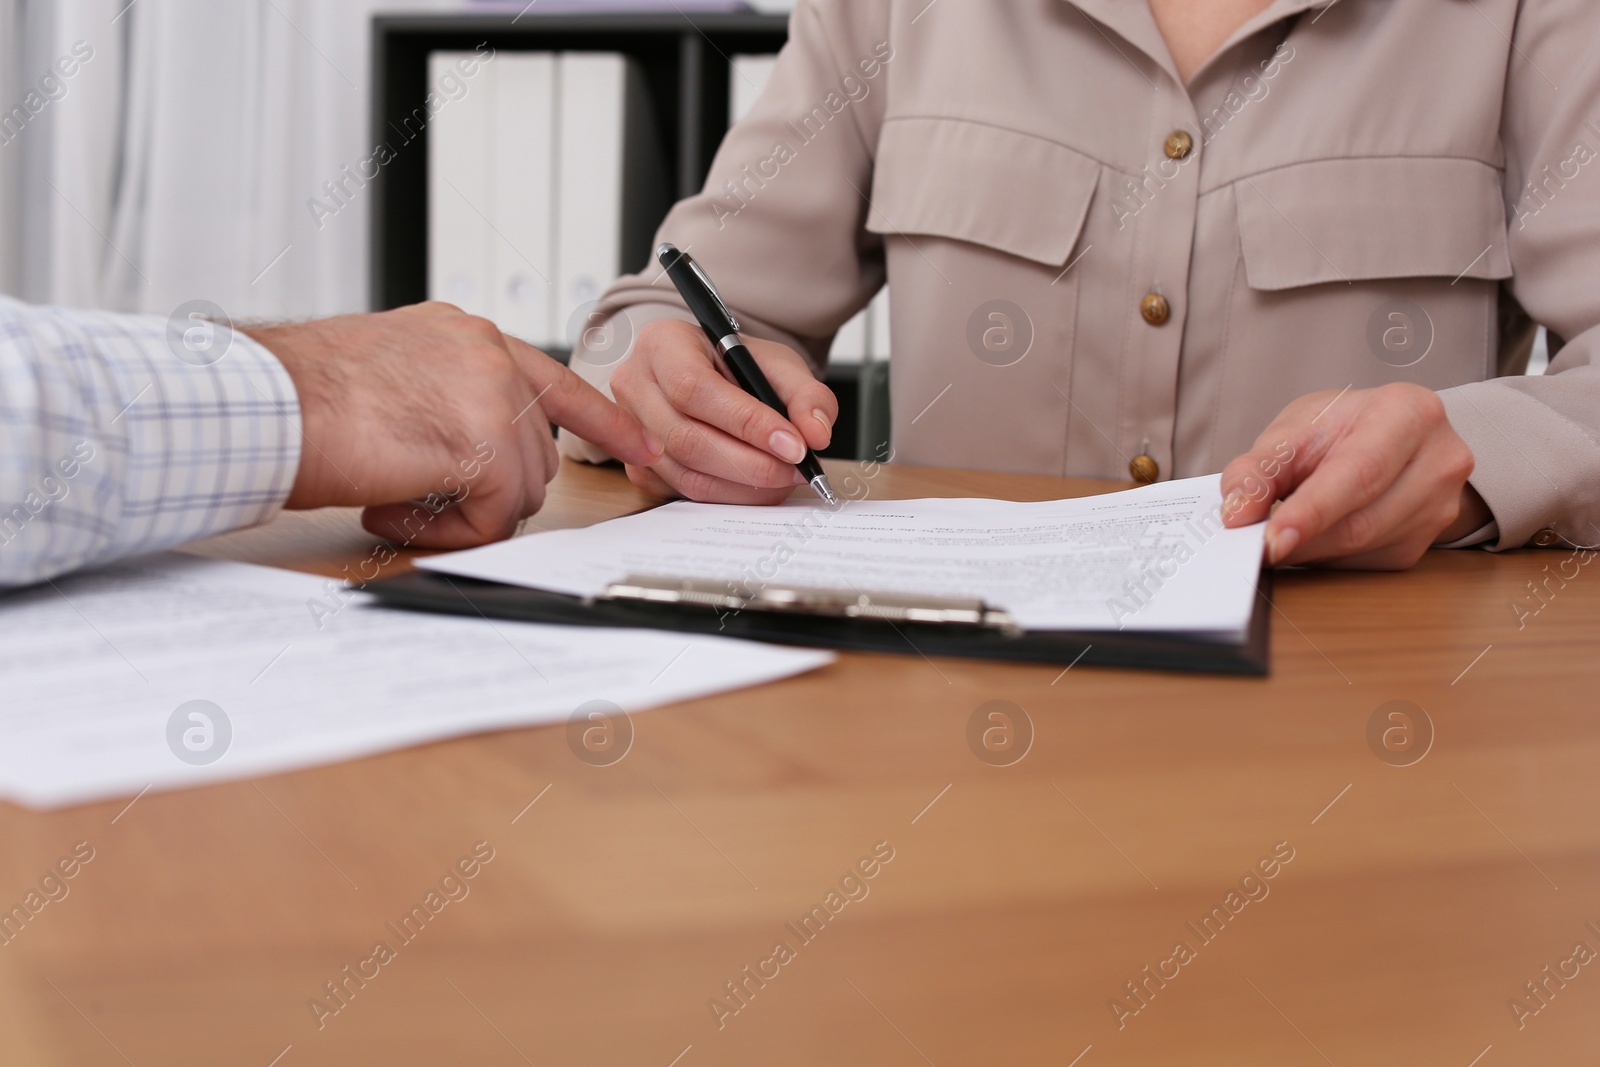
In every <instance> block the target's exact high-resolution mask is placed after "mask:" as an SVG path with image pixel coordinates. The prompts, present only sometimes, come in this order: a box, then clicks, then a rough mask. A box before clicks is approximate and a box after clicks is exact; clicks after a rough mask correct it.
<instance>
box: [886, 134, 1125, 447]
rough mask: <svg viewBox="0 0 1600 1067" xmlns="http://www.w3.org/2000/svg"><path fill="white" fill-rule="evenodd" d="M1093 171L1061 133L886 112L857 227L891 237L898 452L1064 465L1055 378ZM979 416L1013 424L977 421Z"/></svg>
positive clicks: (1061, 373) (1061, 375) (1065, 340)
mask: <svg viewBox="0 0 1600 1067" xmlns="http://www.w3.org/2000/svg"><path fill="white" fill-rule="evenodd" d="M1100 170H1101V168H1100V164H1099V163H1098V162H1096V161H1095V160H1093V159H1091V158H1089V157H1088V156H1085V155H1083V154H1081V153H1079V152H1076V151H1074V150H1072V149H1070V148H1067V147H1066V146H1064V145H1061V144H1059V143H1057V142H1055V141H1051V140H1048V139H1045V138H1042V137H1036V136H1033V135H1031V134H1027V133H1023V132H1020V131H1017V130H1012V129H1006V128H1002V127H999V126H994V125H989V124H987V123H981V122H973V121H968V120H965V119H956V118H946V117H909V118H894V119H890V120H888V121H886V122H885V123H884V125H883V128H882V130H881V131H880V134H879V139H878V144H877V151H876V158H875V165H874V169H873V181H872V190H871V206H870V207H869V208H868V209H867V212H866V228H867V229H868V230H870V231H872V232H874V233H877V234H881V235H883V237H884V241H885V249H886V257H887V261H888V269H889V282H890V288H891V292H892V300H891V302H890V317H891V319H892V347H893V351H894V356H893V358H892V359H891V360H890V363H889V367H890V381H891V386H890V405H891V408H892V411H893V420H894V438H895V447H896V449H897V451H898V453H899V455H900V456H901V457H902V458H904V459H907V460H908V461H910V462H914V463H935V464H937V463H944V464H949V465H958V466H966V467H983V468H1010V469H1021V470H1043V471H1058V470H1061V469H1062V466H1063V463H1064V455H1065V442H1066V435H1065V431H1064V427H1065V424H1066V416H1065V414H1064V412H1065V409H1066V406H1067V405H1066V401H1065V400H1064V399H1062V398H1063V397H1064V396H1065V394H1064V393H1060V392H1058V389H1059V388H1060V387H1061V385H1062V384H1063V383H1065V382H1067V381H1068V380H1069V373H1068V367H1069V364H1070V360H1071V352H1072V340H1073V331H1074V328H1075V323H1076V317H1077V313H1078V297H1077V289H1078V276H1079V274H1080V273H1081V272H1080V271H1079V270H1076V269H1075V270H1070V271H1069V270H1067V269H1066V268H1067V267H1068V265H1069V264H1070V263H1071V262H1072V260H1073V257H1074V256H1075V255H1078V254H1080V253H1079V252H1077V251H1076V250H1077V246H1078V244H1079V240H1080V236H1081V234H1082V231H1083V229H1084V223H1085V220H1086V218H1087V216H1088V212H1089V207H1090V204H1091V202H1092V201H1093V199H1094V194H1095V189H1096V187H1097V185H1098V184H1099V181H1100ZM935 402H937V403H936V406H934V405H935ZM983 426H997V427H1006V428H1007V429H1006V431H1005V432H1004V433H995V434H979V433H976V432H974V428H975V427H983Z"/></svg>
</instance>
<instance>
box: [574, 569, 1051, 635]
mask: <svg viewBox="0 0 1600 1067" xmlns="http://www.w3.org/2000/svg"><path fill="white" fill-rule="evenodd" d="M600 599H602V600H611V601H637V602H642V603H651V604H687V605H692V606H696V607H704V608H711V609H714V610H717V611H730V612H738V611H767V612H774V613H780V614H789V615H815V616H819V617H822V618H836V619H875V620H878V621H881V622H889V623H897V622H918V623H932V624H934V625H942V626H975V627H981V628H983V629H988V630H998V631H1000V632H1001V633H1005V634H1008V635H1012V636H1015V635H1017V634H1020V633H1022V628H1021V627H1019V626H1018V625H1017V624H1016V623H1015V622H1014V621H1012V618H1011V616H1010V615H1009V614H1008V613H1006V612H1005V611H1002V610H999V609H997V608H991V607H989V605H988V604H987V603H985V602H984V601H982V600H978V599H972V598H966V597H934V596H918V595H915V594H910V593H862V592H857V591H856V590H854V589H816V588H808V587H804V586H785V587H776V586H766V587H763V588H761V589H759V590H756V591H755V592H753V593H751V594H750V595H749V596H744V595H741V594H739V593H737V592H734V589H733V583H732V582H728V581H719V580H715V579H703V578H658V577H654V576H651V575H640V574H630V575H629V576H628V577H626V578H624V579H623V580H622V581H620V582H612V583H611V584H610V585H608V586H607V587H606V591H605V595H604V596H602V597H601V598H600Z"/></svg>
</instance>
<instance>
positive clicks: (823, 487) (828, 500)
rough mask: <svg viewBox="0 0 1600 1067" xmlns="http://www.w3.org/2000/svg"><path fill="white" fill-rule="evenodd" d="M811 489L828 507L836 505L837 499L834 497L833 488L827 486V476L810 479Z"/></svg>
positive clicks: (820, 475) (822, 475) (821, 475)
mask: <svg viewBox="0 0 1600 1067" xmlns="http://www.w3.org/2000/svg"><path fill="white" fill-rule="evenodd" d="M811 488H813V489H815V490H816V491H817V495H818V496H820V497H821V498H822V501H823V503H825V504H827V505H828V506H829V507H836V506H837V505H838V503H839V498H838V497H837V496H834V494H833V486H831V485H829V484H828V476H827V475H826V474H819V475H817V476H816V477H815V478H813V479H811Z"/></svg>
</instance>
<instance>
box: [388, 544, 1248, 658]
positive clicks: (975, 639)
mask: <svg viewBox="0 0 1600 1067" xmlns="http://www.w3.org/2000/svg"><path fill="white" fill-rule="evenodd" d="M363 589H364V590H365V591H366V592H369V593H372V594H374V595H376V596H377V598H378V600H379V602H380V603H381V604H384V605H386V606H390V607H397V608H409V609H416V610H423V611H443V612H451V613H455V614H459V615H474V616H482V617H484V618H491V619H513V620H519V621H523V622H542V623H553V624H558V625H562V626H610V627H634V628H640V627H642V628H646V629H659V630H675V631H679V632H683V633H695V634H711V635H716V636H721V637H737V638H743V639H745V640H749V641H766V642H771V643H774V644H782V645H802V646H805V647H808V648H830V649H839V650H845V651H852V652H885V653H891V654H900V655H922V656H928V657H932V656H952V657H957V658H962V659H990V660H1007V661H1015V662H1021V663H1048V664H1060V665H1061V666H1063V667H1065V666H1069V665H1086V666H1096V667H1133V668H1139V669H1144V670H1161V671H1188V672H1198V673H1207V674H1232V675H1245V676H1253V677H1265V676H1266V675H1267V674H1268V673H1270V656H1269V638H1270V634H1271V613H1272V601H1271V593H1272V572H1271V571H1270V570H1265V569H1263V570H1262V571H1261V572H1260V575H1259V577H1258V579H1257V585H1256V592H1257V597H1256V602H1255V610H1254V611H1253V612H1251V615H1250V623H1249V626H1248V627H1247V628H1246V632H1245V638H1244V640H1243V641H1240V642H1234V641H1219V640H1215V639H1213V638H1211V637H1208V636H1205V635H1196V634H1184V633H1164V632H1150V631H1133V630H1122V631H1116V630H1109V631H1093V632H1090V631H1073V630H1033V631H1028V630H1023V629H1022V628H1021V627H1018V626H1017V625H1016V624H1015V623H1014V622H1013V621H1012V620H1011V618H1010V616H1008V615H1007V614H1006V613H1005V612H1004V611H999V610H997V609H995V608H992V607H990V606H989V605H986V604H984V603H983V602H982V601H980V600H963V599H954V598H944V597H924V596H905V595H898V594H889V593H863V592H859V591H856V590H831V589H810V588H797V587H786V588H785V587H773V586H765V587H763V588H762V589H761V590H759V591H758V592H756V593H754V594H751V595H749V596H741V595H738V594H737V593H735V592H734V591H733V590H732V587H731V583H728V582H707V581H696V580H692V579H676V578H659V577H652V576H648V575H633V576H630V577H628V578H626V579H624V580H623V581H620V582H615V583H612V584H611V586H610V587H609V588H608V589H607V591H606V594H605V595H604V596H599V597H591V598H584V597H577V596H568V595H566V594H562V593H552V592H547V591H545V590H540V589H530V588H527V587H524V586H518V585H507V584H503V583H500V582H486V581H480V580H478V579H475V578H461V577H455V576H452V575H448V574H444V573H441V572H435V571H422V570H417V571H412V572H410V573H407V574H401V575H396V576H395V577H392V578H384V579H381V580H379V581H375V582H370V583H368V584H367V585H365V586H363Z"/></svg>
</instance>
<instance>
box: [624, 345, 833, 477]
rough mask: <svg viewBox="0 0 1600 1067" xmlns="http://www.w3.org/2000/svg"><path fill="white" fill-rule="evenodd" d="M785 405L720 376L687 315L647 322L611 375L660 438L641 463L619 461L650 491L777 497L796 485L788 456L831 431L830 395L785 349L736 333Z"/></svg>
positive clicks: (628, 404) (795, 457)
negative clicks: (657, 454)
mask: <svg viewBox="0 0 1600 1067" xmlns="http://www.w3.org/2000/svg"><path fill="white" fill-rule="evenodd" d="M745 344H746V346H747V347H748V348H749V349H750V352H751V354H752V355H754V356H755V358H756V361H757V362H758V363H759V364H760V365H761V369H762V371H763V372H764V373H765V374H766V376H767V378H768V380H769V381H771V383H772V386H773V388H774V389H776V390H777V392H778V395H779V396H780V397H782V398H783V401H784V403H785V404H786V405H787V406H788V414H789V417H788V418H787V419H785V418H784V417H783V416H782V415H780V414H778V413H777V412H776V411H773V410H772V409H771V408H769V407H767V406H766V405H765V404H763V403H762V402H761V401H759V400H757V399H756V398H755V397H753V396H751V395H750V394H749V393H746V392H745V391H744V390H743V389H741V388H739V386H738V385H736V384H734V382H733V381H732V380H731V379H730V378H729V377H727V376H726V375H725V374H724V372H723V370H722V368H721V364H720V363H719V362H718V361H717V360H716V359H715V357H714V351H713V349H712V347H711V343H710V342H709V341H708V340H707V339H706V335H705V333H704V332H703V331H702V330H701V329H700V328H699V327H697V326H694V325H692V324H690V323H686V322H678V321H673V320H663V321H658V322H653V323H651V324H650V325H648V326H646V327H645V328H644V329H643V330H641V331H640V333H639V338H638V340H637V342H636V343H635V345H634V351H633V354H632V355H630V356H629V357H628V359H627V360H626V361H624V362H623V363H622V365H621V366H619V367H618V368H617V370H616V373H615V374H614V375H612V378H611V390H612V393H613V395H615V397H616V400H617V405H618V406H619V407H621V408H622V409H623V410H624V411H628V412H631V413H632V414H633V415H635V416H637V417H638V419H639V421H640V422H641V423H643V424H644V427H645V429H646V430H648V431H649V432H650V433H652V434H654V435H655V437H656V439H658V440H659V441H661V442H662V443H663V444H664V445H665V449H666V451H665V452H664V454H663V455H662V456H661V458H660V459H658V460H656V462H654V463H652V464H651V465H650V466H648V467H642V466H635V465H633V464H629V465H628V468H627V470H628V478H629V479H630V480H631V481H632V482H633V484H634V485H636V486H638V487H639V488H640V489H642V490H643V491H645V492H646V493H649V494H650V495H652V496H656V497H662V498H667V497H675V496H683V497H687V498H688V499H690V500H700V501H706V502H711V503H719V504H776V503H778V502H780V501H782V500H784V499H785V498H786V497H788V495H789V494H790V492H792V491H793V490H794V487H795V486H797V485H804V484H805V479H803V478H802V477H801V476H800V474H799V472H798V471H796V470H795V466H794V465H795V463H796V462H798V461H799V460H800V458H801V457H802V456H804V454H805V450H806V448H808V447H809V448H812V449H819V450H820V449H822V448H825V447H826V446H827V445H828V442H829V441H830V440H832V438H833V425H834V422H835V421H836V420H837V419H838V417H839V402H838V400H837V399H835V397H834V395H833V393H832V391H831V390H829V389H828V387H827V386H825V385H823V384H822V383H821V382H819V381H817V379H816V377H815V376H814V375H813V374H812V373H811V368H810V366H809V365H808V364H807V363H806V361H805V359H804V358H803V357H802V356H801V355H800V354H799V353H798V352H796V351H794V349H792V348H789V347H787V346H786V345H781V344H778V343H776V342H773V341H762V340H757V339H755V338H749V337H747V338H745Z"/></svg>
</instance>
